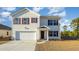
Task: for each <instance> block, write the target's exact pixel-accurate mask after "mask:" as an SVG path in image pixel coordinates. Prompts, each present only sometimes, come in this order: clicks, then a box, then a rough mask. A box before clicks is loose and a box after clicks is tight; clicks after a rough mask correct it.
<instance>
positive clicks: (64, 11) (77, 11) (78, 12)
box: [0, 7, 79, 30]
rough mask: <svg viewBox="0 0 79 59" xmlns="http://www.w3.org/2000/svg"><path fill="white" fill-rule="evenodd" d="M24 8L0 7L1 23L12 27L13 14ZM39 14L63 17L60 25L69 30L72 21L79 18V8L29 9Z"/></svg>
mask: <svg viewBox="0 0 79 59" xmlns="http://www.w3.org/2000/svg"><path fill="white" fill-rule="evenodd" d="M21 8H22V7H3V8H2V7H0V23H1V24H5V25H7V26H10V27H11V24H12V23H11V22H12V20H11V16H10V14H11V13H12V12H15V11H17V10H19V9H21ZM27 8H29V9H30V10H33V11H35V12H37V13H39V14H40V15H41V16H47V15H48V16H51V15H54V16H56V15H57V16H61V20H60V24H61V26H60V27H61V30H63V29H62V27H63V26H64V25H67V26H68V30H71V28H70V27H69V25H70V22H71V21H72V19H74V18H77V17H79V7H27Z"/></svg>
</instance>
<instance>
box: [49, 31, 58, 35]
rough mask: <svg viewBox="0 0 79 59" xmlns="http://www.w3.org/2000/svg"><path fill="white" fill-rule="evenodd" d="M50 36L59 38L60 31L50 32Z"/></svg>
mask: <svg viewBox="0 0 79 59" xmlns="http://www.w3.org/2000/svg"><path fill="white" fill-rule="evenodd" d="M49 36H58V31H49Z"/></svg>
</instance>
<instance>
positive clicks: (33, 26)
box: [12, 12, 40, 39]
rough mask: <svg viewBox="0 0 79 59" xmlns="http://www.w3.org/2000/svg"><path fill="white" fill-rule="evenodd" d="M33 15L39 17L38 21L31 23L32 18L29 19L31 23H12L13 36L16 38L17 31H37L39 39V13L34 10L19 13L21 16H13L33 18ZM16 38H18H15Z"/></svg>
mask: <svg viewBox="0 0 79 59" xmlns="http://www.w3.org/2000/svg"><path fill="white" fill-rule="evenodd" d="M31 17H37V18H38V23H31V19H30V20H29V21H30V23H29V24H13V25H12V28H13V29H12V31H13V32H12V33H13V38H15V37H16V36H15V34H16V31H36V35H37V36H36V37H37V39H39V30H38V28H39V24H40V23H39V19H40V18H39V17H40V16H39V15H37V14H34V13H32V12H26V13H24V14H22V15H19V16H17V15H16V16H13V18H31ZM15 39H16V38H15Z"/></svg>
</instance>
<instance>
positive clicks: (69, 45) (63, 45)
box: [35, 40, 79, 51]
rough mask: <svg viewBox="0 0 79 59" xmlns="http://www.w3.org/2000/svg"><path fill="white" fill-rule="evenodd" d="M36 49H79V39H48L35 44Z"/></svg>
mask: <svg viewBox="0 0 79 59" xmlns="http://www.w3.org/2000/svg"><path fill="white" fill-rule="evenodd" d="M35 50H36V51H79V40H63V41H48V42H45V43H42V44H37V45H36V49H35Z"/></svg>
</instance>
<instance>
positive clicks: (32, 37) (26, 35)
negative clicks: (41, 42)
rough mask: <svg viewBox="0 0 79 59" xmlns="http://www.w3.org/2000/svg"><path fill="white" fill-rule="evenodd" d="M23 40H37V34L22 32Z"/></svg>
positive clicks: (21, 37)
mask: <svg viewBox="0 0 79 59" xmlns="http://www.w3.org/2000/svg"><path fill="white" fill-rule="evenodd" d="M20 39H21V40H36V33H35V32H21V33H20Z"/></svg>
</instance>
